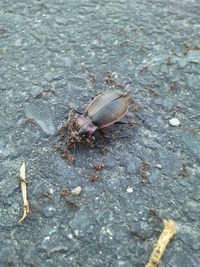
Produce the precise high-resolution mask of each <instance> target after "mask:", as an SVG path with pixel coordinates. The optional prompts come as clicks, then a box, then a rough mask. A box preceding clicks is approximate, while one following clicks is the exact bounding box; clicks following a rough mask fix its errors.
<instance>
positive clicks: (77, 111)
mask: <svg viewBox="0 0 200 267" xmlns="http://www.w3.org/2000/svg"><path fill="white" fill-rule="evenodd" d="M65 106H66V107H68V108H69V109H70V110H71V109H73V111H75V112H76V113H78V114H79V115H81V114H82V112H80V111H79V110H77V109H74V108H72V107H70V106H68V105H65Z"/></svg>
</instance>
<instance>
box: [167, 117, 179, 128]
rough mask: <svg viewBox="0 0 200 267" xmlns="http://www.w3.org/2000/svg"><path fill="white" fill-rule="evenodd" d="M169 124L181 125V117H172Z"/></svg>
mask: <svg viewBox="0 0 200 267" xmlns="http://www.w3.org/2000/svg"><path fill="white" fill-rule="evenodd" d="M169 124H170V125H171V126H174V127H178V126H180V124H181V123H180V121H179V119H177V118H172V119H170V120H169Z"/></svg>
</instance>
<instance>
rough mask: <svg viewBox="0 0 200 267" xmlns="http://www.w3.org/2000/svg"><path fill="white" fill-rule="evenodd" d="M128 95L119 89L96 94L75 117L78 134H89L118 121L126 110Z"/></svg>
mask: <svg viewBox="0 0 200 267" xmlns="http://www.w3.org/2000/svg"><path fill="white" fill-rule="evenodd" d="M129 99H130V96H129V95H128V94H127V93H122V92H120V91H108V92H105V93H101V94H99V95H97V96H96V97H95V98H94V99H93V100H92V102H91V103H90V104H89V105H88V106H87V108H86V110H85V112H84V114H82V115H80V116H78V117H77V118H76V128H77V130H78V132H79V134H82V133H89V135H90V136H91V135H92V134H93V133H94V132H95V131H96V130H97V129H102V128H105V127H107V126H109V125H111V124H113V123H115V122H117V121H119V120H120V119H121V118H122V117H123V116H124V115H125V114H126V112H127V110H128V104H129Z"/></svg>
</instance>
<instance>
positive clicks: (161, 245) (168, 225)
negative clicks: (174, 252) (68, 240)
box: [146, 219, 176, 267]
mask: <svg viewBox="0 0 200 267" xmlns="http://www.w3.org/2000/svg"><path fill="white" fill-rule="evenodd" d="M163 224H164V228H163V231H162V233H161V234H160V236H159V239H158V242H157V243H156V244H154V246H153V252H152V254H151V256H150V258H149V261H148V263H147V265H146V267H157V266H158V264H159V263H160V259H161V257H162V255H163V253H164V251H165V249H166V246H167V244H168V243H169V241H170V240H171V239H172V237H173V236H174V235H175V233H176V225H175V221H173V220H169V221H167V220H166V219H163Z"/></svg>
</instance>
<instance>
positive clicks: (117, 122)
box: [114, 121, 127, 124]
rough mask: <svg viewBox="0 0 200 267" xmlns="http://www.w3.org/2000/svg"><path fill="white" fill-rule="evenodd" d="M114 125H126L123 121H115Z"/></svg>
mask: <svg viewBox="0 0 200 267" xmlns="http://www.w3.org/2000/svg"><path fill="white" fill-rule="evenodd" d="M114 124H127V122H125V121H116V122H115V123H114Z"/></svg>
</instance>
